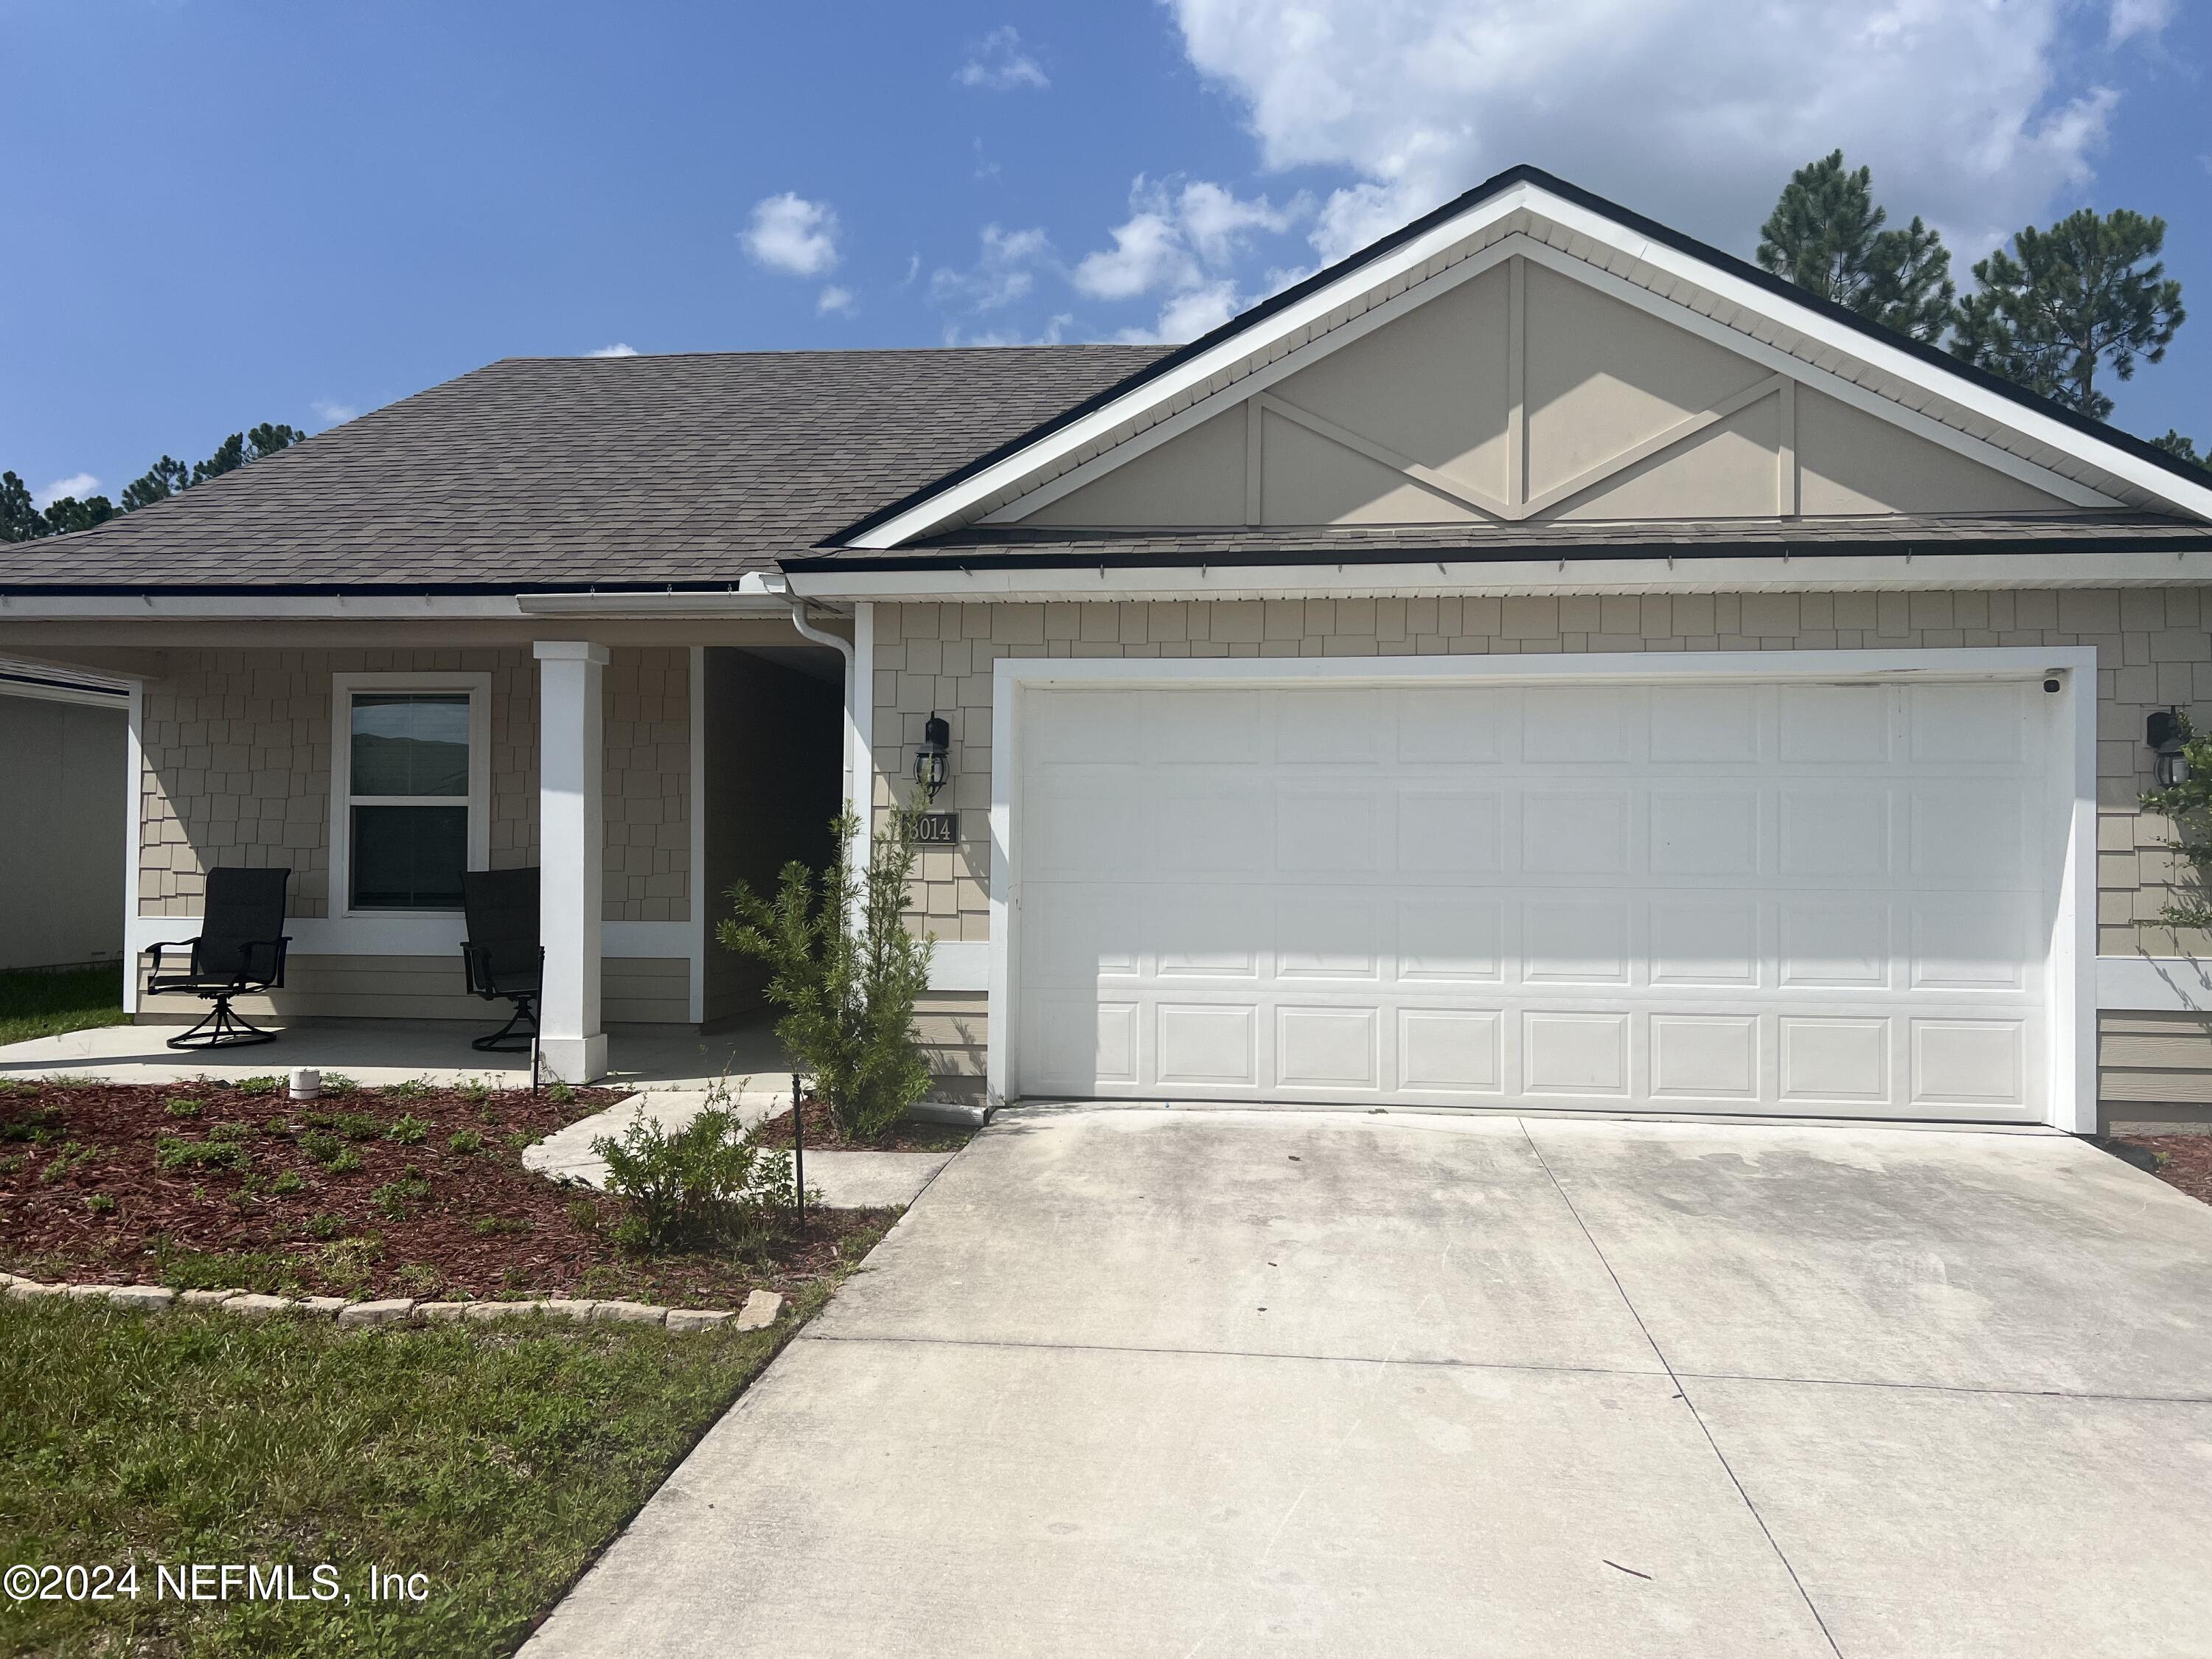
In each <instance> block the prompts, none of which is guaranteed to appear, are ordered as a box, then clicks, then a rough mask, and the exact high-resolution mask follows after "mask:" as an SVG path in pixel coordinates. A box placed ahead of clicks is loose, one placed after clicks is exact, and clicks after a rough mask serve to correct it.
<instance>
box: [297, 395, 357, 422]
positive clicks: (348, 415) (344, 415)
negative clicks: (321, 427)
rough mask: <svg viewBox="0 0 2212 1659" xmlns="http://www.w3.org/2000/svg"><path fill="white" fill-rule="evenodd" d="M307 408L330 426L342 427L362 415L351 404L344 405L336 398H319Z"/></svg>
mask: <svg viewBox="0 0 2212 1659" xmlns="http://www.w3.org/2000/svg"><path fill="white" fill-rule="evenodd" d="M307 407H308V408H309V409H310V410H313V412H314V416H315V418H316V419H317V420H319V421H321V422H324V423H325V424H326V425H329V426H342V425H343V424H344V423H345V422H348V421H349V420H351V419H353V417H354V416H356V415H358V414H360V413H361V411H360V410H358V409H356V408H355V407H354V406H353V405H352V404H342V403H340V402H338V401H337V399H336V398H316V399H315V400H314V402H313V403H311V404H308V405H307Z"/></svg>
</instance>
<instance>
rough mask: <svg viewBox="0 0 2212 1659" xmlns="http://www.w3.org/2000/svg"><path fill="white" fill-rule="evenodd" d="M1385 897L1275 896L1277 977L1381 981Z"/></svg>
mask: <svg viewBox="0 0 2212 1659" xmlns="http://www.w3.org/2000/svg"><path fill="white" fill-rule="evenodd" d="M1383 903H1384V899H1383V895H1382V894H1380V893H1376V892H1373V891H1365V892H1359V891H1354V892H1327V891H1322V892H1315V893H1310V894H1307V893H1300V894H1296V895H1284V896H1279V897H1278V898H1277V899H1276V900H1275V976H1276V977H1277V978H1278V979H1282V980H1291V981H1300V980H1328V981H1344V982H1358V983H1362V984H1370V985H1371V984H1376V983H1378V982H1379V981H1381V979H1382V977H1383V957H1384V953H1385V951H1384V943H1383V927H1384V918H1383Z"/></svg>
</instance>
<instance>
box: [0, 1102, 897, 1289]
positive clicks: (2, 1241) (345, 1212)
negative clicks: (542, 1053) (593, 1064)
mask: <svg viewBox="0 0 2212 1659" xmlns="http://www.w3.org/2000/svg"><path fill="white" fill-rule="evenodd" d="M328 1082H329V1079H325V1086H328ZM621 1092H622V1091H616V1090H575V1089H566V1090H562V1091H551V1090H549V1091H545V1092H544V1093H542V1094H539V1095H536V1096H532V1095H531V1094H529V1093H527V1092H526V1091H520V1090H493V1089H490V1088H488V1087H477V1088H472V1089H466V1090H464V1089H434V1088H431V1087H430V1086H428V1085H424V1084H421V1083H411V1084H403V1085H397V1086H396V1087H395V1088H394V1089H392V1090H365V1089H355V1090H351V1091H348V1092H347V1093H346V1095H345V1097H344V1098H343V1103H342V1104H340V1103H333V1102H326V1101H317V1102H296V1103H295V1102H291V1101H288V1100H286V1099H284V1098H283V1096H282V1095H281V1094H276V1093H273V1092H270V1091H264V1092H258V1093H252V1094H249V1093H248V1092H246V1091H244V1090H242V1089H240V1088H239V1087H237V1086H235V1085H227V1084H222V1083H200V1084H191V1085H164V1086H162V1087H160V1088H154V1087H149V1086H144V1085H113V1084H93V1083H82V1084H77V1085H63V1084H52V1083H50V1084H45V1085H37V1086H34V1087H32V1088H27V1089H9V1090H7V1091H0V1148H4V1150H0V1266H5V1267H9V1269H11V1270H12V1271H15V1272H18V1273H26V1274H28V1275H31V1276H33V1277H34V1278H44V1279H80V1280H85V1279H90V1280H100V1281H106V1282H110V1283H116V1282H131V1281H138V1282H152V1283H159V1284H167V1285H173V1286H175V1287H177V1288H179V1289H228V1288H232V1287H238V1288H243V1289H247V1290H253V1291H269V1292H274V1293H278V1294H287V1295H338V1296H349V1297H371V1296H382V1295H406V1296H414V1297H419V1298H431V1297H498V1296H533V1295H536V1296H544V1295H564V1294H578V1295H600V1296H608V1297H617V1296H618V1297H625V1298H627V1299H633V1300H638V1301H648V1302H657V1303H664V1304H671V1305H677V1306H689V1307H729V1306H732V1305H734V1304H735V1302H736V1301H738V1300H742V1299H743V1296H744V1292H745V1291H747V1290H750V1289H753V1288H756V1287H762V1286H765V1287H769V1288H773V1289H777V1290H781V1291H786V1292H787V1293H789V1292H793V1291H797V1290H799V1289H801V1288H803V1287H804V1286H805V1285H808V1284H810V1283H812V1282H814V1281H815V1280H817V1279H820V1278H821V1277H822V1276H823V1274H825V1273H832V1272H836V1271H838V1270H839V1269H840V1268H841V1267H842V1266H845V1265H849V1263H850V1261H852V1260H853V1259H854V1251H856V1250H860V1249H866V1243H872V1239H873V1237H874V1236H875V1235H876V1234H878V1233H880V1231H881V1230H882V1228H883V1227H884V1226H885V1225H888V1223H889V1219H890V1216H889V1213H888V1212H852V1211H833V1212H810V1213H809V1215H808V1218H807V1223H806V1225H805V1230H804V1231H799V1230H798V1229H797V1228H796V1226H795V1225H790V1224H789V1223H788V1222H787V1223H786V1224H785V1225H779V1226H776V1227H774V1228H771V1229H769V1230H767V1231H765V1232H764V1233H763V1235H762V1236H761V1237H758V1238H757V1239H754V1240H751V1241H749V1243H748V1244H747V1247H746V1248H745V1249H743V1250H733V1249H730V1248H728V1246H727V1243H726V1241H720V1240H717V1241H714V1243H713V1244H712V1245H711V1246H708V1245H704V1244H702V1246H701V1247H700V1248H696V1249H679V1250H675V1251H671V1252H667V1253H654V1254H647V1253H645V1252H642V1251H640V1250H637V1249H632V1248H629V1243H631V1242H633V1241H634V1239H635V1229H634V1228H625V1226H624V1225H623V1223H624V1221H625V1219H626V1218H628V1213H629V1212H628V1211H627V1208H626V1206H624V1205H623V1202H622V1200H618V1199H615V1198H610V1197H606V1196H604V1195H601V1194H596V1193H592V1192H589V1191H587V1190H584V1189H580V1188H575V1187H573V1186H564V1185H562V1184H561V1183H559V1182H554V1181H551V1180H549V1179H547V1178H546V1177H544V1176H539V1175H537V1174H535V1173H533V1172H532V1171H530V1170H526V1169H524V1168H523V1167H522V1163H521V1157H522V1152H523V1151H524V1149H526V1147H528V1146H532V1145H533V1144H534V1143H535V1142H537V1141H538V1140H540V1139H543V1138H544V1136H545V1135H547V1134H549V1133H551V1132H552V1131H554V1130H556V1129H558V1128H560V1127H562V1126H564V1125H565V1124H568V1123H569V1122H573V1121H575V1120H577V1119H579V1118H581V1117H584V1116H586V1115H590V1114H591V1113H593V1112H596V1111H598V1110H599V1109H602V1108H604V1107H605V1106H606V1105H608V1104H611V1103H612V1102H613V1101H615V1100H616V1099H618V1098H620V1097H621ZM179 1103H182V1104H184V1105H188V1106H190V1107H191V1108H192V1109H191V1110H190V1111H179V1110H178V1109H177V1108H178V1106H179ZM94 1200H98V1201H96V1202H95V1201H94Z"/></svg>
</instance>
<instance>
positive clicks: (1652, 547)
mask: <svg viewBox="0 0 2212 1659" xmlns="http://www.w3.org/2000/svg"><path fill="white" fill-rule="evenodd" d="M1976 548H1987V549H1997V548H2002V550H2004V551H2006V552H2008V553H2020V554H2026V555H2028V556H2033V555H2034V554H2036V553H2039V552H2043V553H2142V552H2160V551H2163V552H2169V553H2170V552H2179V551H2184V550H2186V551H2191V552H2197V551H2212V524H2203V523H2199V522H2197V521H2196V520H2188V519H2175V518H2170V517H2167V516H2166V515H2165V514H2162V513H1870V514H1867V515H1864V516H1851V517H1831V518H1820V519H1652V520H1641V521H1638V522H1636V523H1633V524H1629V523H1623V522H1621V521H1620V520H1532V521H1528V522H1524V523H1521V524H1495V525H1488V524H1478V525H1467V524H1433V525H1429V524H1419V525H1343V526H1338V525H1321V526H1308V527H1286V526H1275V527H1269V528H1241V529H1227V530H1202V529H1200V530H1180V529H1164V530H1078V529H1068V528H1063V527H1060V526H1053V527H1049V528H1036V529H1032V528H1028V527H1025V526H993V525H975V526H968V527H966V528H963V529H961V530H957V531H953V532H948V533H947V534H945V535H942V536H934V537H931V538H928V539H927V540H924V541H918V542H909V543H906V544H902V545H901V546H898V547H891V548H881V549H871V548H829V549H823V550H819V551H817V552H815V553H813V554H811V555H808V556H804V557H792V558H787V559H785V560H784V561H783V564H784V567H785V568H787V569H789V570H793V571H800V570H808V571H837V570H983V569H990V568H1000V567H1018V568H1024V569H1038V570H1054V569H1066V570H1087V569H1091V568H1102V567H1103V568H1109V569H1116V568H1118V569H1129V568H1145V567H1148V566H1150V567H1159V566H1188V565H1200V564H1206V565H1218V566H1220V567H1222V568H1225V569H1226V568H1236V567H1237V566H1241V565H1275V564H1284V563H1293V564H1296V563H1304V564H1327V563H1330V562H1337V563H1343V564H1402V563H1405V562H1407V561H1408V559H1409V558H1410V559H1414V560H1430V559H1433V560H1437V561H1438V562H1443V563H1452V564H1461V563H1480V562H1495V561H1498V560H1512V559H1527V558H1539V559H1550V558H1559V559H1570V560H1571V559H1577V558H1605V559H1629V558H1654V559H1657V558H1668V559H1672V558H1719V557H1728V556H1745V555H1750V556H1759V555H1765V554H1773V553H1783V552H1787V553H1790V554H1792V555H1796V556H1803V557H1812V558H1817V557H1820V556H1838V555H1846V554H1859V553H1891V554H1894V553H1899V552H1904V551H1910V550H1921V549H1924V550H1929V551H1934V550H1937V549H1943V550H1949V551H1970V550H1974V549H1976Z"/></svg>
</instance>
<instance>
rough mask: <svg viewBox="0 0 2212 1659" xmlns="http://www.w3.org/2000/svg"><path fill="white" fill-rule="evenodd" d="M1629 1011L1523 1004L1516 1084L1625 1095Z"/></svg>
mask: <svg viewBox="0 0 2212 1659" xmlns="http://www.w3.org/2000/svg"><path fill="white" fill-rule="evenodd" d="M1629 1085H1630V1079H1629V1016H1628V1014H1627V1013H1626V1011H1623V1012H1595V1011H1592V1012H1582V1011H1568V1010H1563V1009H1535V1008H1531V1009H1527V1010H1524V1011H1523V1012H1522V1015H1521V1090H1522V1093H1523V1094H1528V1095H1537V1096H1542V1095H1571V1096H1575V1097H1579V1098H1583V1099H1600V1098H1602V1099H1607V1100H1616V1101H1623V1102H1625V1101H1626V1100H1627V1098H1628V1097H1629Z"/></svg>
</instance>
